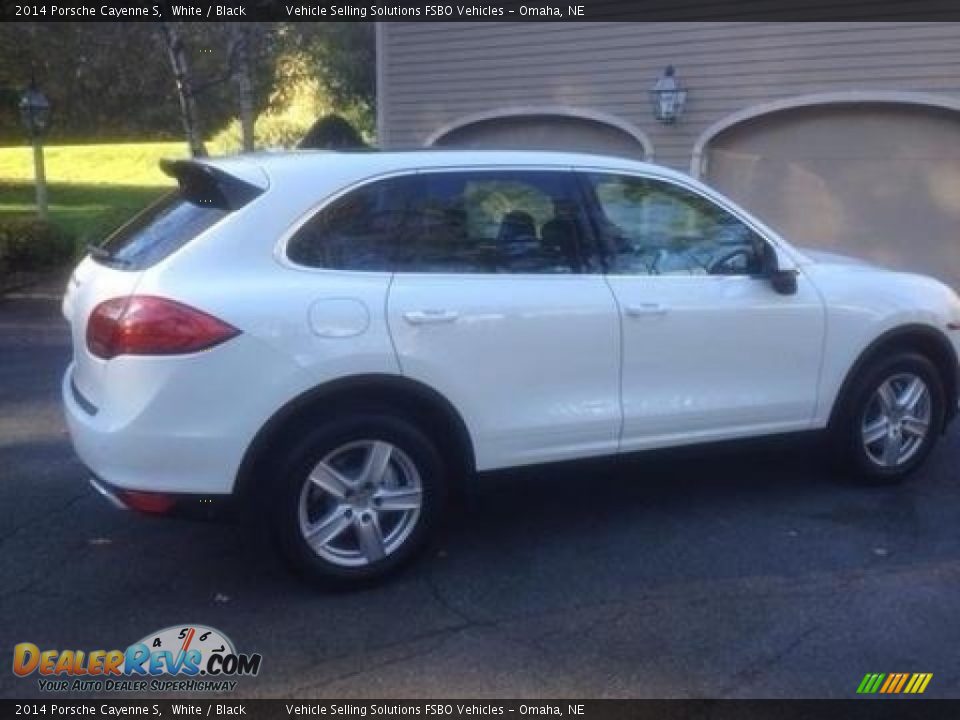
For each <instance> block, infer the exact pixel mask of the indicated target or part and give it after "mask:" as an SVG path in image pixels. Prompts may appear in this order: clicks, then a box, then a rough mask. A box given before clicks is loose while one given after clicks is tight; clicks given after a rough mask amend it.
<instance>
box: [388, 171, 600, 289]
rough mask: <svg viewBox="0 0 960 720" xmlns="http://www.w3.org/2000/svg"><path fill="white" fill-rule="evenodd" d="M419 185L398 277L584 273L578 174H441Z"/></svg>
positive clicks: (583, 225)
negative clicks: (416, 274)
mask: <svg viewBox="0 0 960 720" xmlns="http://www.w3.org/2000/svg"><path fill="white" fill-rule="evenodd" d="M419 180H420V182H421V186H420V188H419V190H418V192H417V201H416V202H415V203H414V210H413V212H412V216H411V220H410V224H409V233H408V240H409V242H407V243H405V244H404V246H403V249H402V251H401V253H400V255H399V257H398V263H397V266H396V267H397V270H400V271H407V272H433V273H574V272H580V270H581V246H582V244H583V238H584V230H585V228H586V222H585V218H584V216H583V212H582V210H581V206H580V204H579V203H578V202H577V200H576V191H575V183H574V178H573V174H572V173H570V172H538V171H476V172H466V171H457V172H435V173H424V174H421V175H420V176H419Z"/></svg>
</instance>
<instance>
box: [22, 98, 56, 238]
mask: <svg viewBox="0 0 960 720" xmlns="http://www.w3.org/2000/svg"><path fill="white" fill-rule="evenodd" d="M20 117H21V119H22V120H23V124H24V126H25V127H26V128H27V132H28V133H29V135H30V143H31V144H32V145H33V168H34V176H35V179H36V187H37V215H39V216H40V219H41V220H46V219H47V175H46V171H45V170H44V167H43V142H42V138H43V134H44V133H45V132H46V131H47V128H48V127H49V126H50V101H49V100H47V98H46V96H45V95H44V94H43V93H42V92H40V91H39V90H38V89H37V84H36V82H34V81H33V80H31V81H30V87H28V88H27V89H26V90H25V91H24V92H23V95H21V96H20Z"/></svg>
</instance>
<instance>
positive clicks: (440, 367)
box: [388, 273, 621, 470]
mask: <svg viewBox="0 0 960 720" xmlns="http://www.w3.org/2000/svg"><path fill="white" fill-rule="evenodd" d="M388 314H389V318H390V330H391V333H392V336H393V341H394V344H395V346H396V350H397V355H398V356H399V358H400V364H401V368H402V371H403V374H404V375H406V376H408V377H411V378H413V379H415V380H418V381H420V382H422V383H424V384H427V385H429V386H431V387H433V388H435V389H437V390H438V391H439V392H440V393H441V394H442V395H444V397H446V398H447V399H448V400H450V402H452V403H453V405H454V407H456V408H457V409H458V410H459V411H460V414H461V416H462V417H463V419H464V422H465V423H466V425H467V427H468V428H469V429H470V432H471V437H472V439H473V444H474V453H475V455H476V461H477V466H478V469H480V470H489V469H493V468H499V467H509V466H511V465H525V464H529V463H535V462H545V461H549V460H564V459H569V458H573V457H587V456H591V455H603V454H612V453H615V452H616V450H617V440H618V435H619V432H620V422H621V415H620V401H619V392H620V391H619V373H620V367H619V366H620V323H619V319H618V317H617V311H616V305H615V303H614V301H613V297H612V296H611V294H610V289H609V288H608V287H607V285H606V283H605V282H604V279H603V277H602V276H598V275H510V276H504V275H440V274H438V275H434V274H419V273H411V274H405V273H398V274H397V275H396V276H395V278H394V281H393V285H392V287H391V289H390V304H389V308H388ZM443 314H446V315H443ZM431 316H436V317H431ZM421 317H422V318H423V319H422V320H421V319H420V318H421ZM447 317H451V318H452V319H450V320H446V318H447Z"/></svg>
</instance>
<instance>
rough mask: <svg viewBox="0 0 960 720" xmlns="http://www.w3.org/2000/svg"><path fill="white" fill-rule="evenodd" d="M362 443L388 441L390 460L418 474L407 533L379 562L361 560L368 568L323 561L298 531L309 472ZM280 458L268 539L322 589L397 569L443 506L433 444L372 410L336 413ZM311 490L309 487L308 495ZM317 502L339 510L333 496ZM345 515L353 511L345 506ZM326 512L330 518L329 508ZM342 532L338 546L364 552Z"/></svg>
mask: <svg viewBox="0 0 960 720" xmlns="http://www.w3.org/2000/svg"><path fill="white" fill-rule="evenodd" d="M366 441H380V442H385V443H389V444H390V445H392V446H394V448H395V449H397V450H399V451H400V452H399V453H396V454H395V455H393V457H396V456H397V455H400V456H403V460H404V463H407V466H409V463H408V462H407V461H409V462H410V463H412V464H413V466H414V467H415V469H416V472H417V473H418V475H419V483H420V487H421V492H422V494H421V499H420V502H421V504H420V509H419V515H418V517H417V518H416V520H415V521H414V522H413V523H412V530H410V531H409V533H408V534H407V535H406V537H405V539H403V540H402V543H401V544H399V545H398V546H397V547H396V548H395V549H394V550H392V551H390V552H388V553H387V554H386V555H385V556H384V557H382V558H380V559H377V560H375V561H369V560H366V561H365V562H367V564H363V565H358V566H353V567H348V566H345V565H343V564H338V562H334V561H331V560H330V559H328V558H326V557H322V556H321V554H318V551H315V550H314V549H313V547H311V545H310V544H309V543H308V542H307V540H306V538H305V536H304V531H303V530H302V529H301V512H302V511H301V494H302V493H303V492H304V485H305V484H306V483H308V482H309V477H310V474H311V472H312V471H313V470H314V469H315V468H316V466H317V465H318V463H320V461H321V460H323V459H324V458H327V457H328V455H329V454H330V453H331V452H335V451H337V450H338V449H340V448H343V447H345V446H350V445H351V444H355V443H363V442H366ZM285 455H286V457H284V458H277V463H278V464H279V467H280V468H282V469H281V470H280V472H279V473H278V474H277V476H276V477H277V480H278V483H277V485H276V486H274V487H272V488H271V489H270V490H269V495H270V502H271V506H272V507H271V508H270V509H271V513H270V521H271V526H272V531H273V535H274V537H275V539H276V540H277V543H278V546H279V549H280V551H281V553H282V555H283V557H284V558H285V559H286V561H287V562H288V563H289V564H290V565H291V566H292V567H293V569H294V570H295V571H296V572H297V573H298V574H300V575H301V576H303V577H304V578H306V579H308V580H311V581H314V582H316V583H318V584H320V585H323V586H325V587H330V588H349V587H358V586H366V585H369V584H371V583H372V582H374V581H376V580H379V579H381V578H384V577H386V576H388V575H389V574H391V573H393V572H395V571H396V570H398V569H400V568H401V567H402V566H403V565H405V564H406V563H407V562H409V561H410V560H412V559H413V558H414V557H415V556H416V554H417V552H418V551H419V550H420V549H421V547H422V546H423V544H424V542H425V541H426V540H427V538H428V537H429V535H430V534H431V533H432V531H433V530H434V528H435V527H436V526H437V524H438V521H439V518H440V516H441V514H442V509H443V507H444V505H445V504H446V500H447V482H446V479H445V477H444V475H445V469H444V463H443V460H442V458H441V455H440V453H439V452H438V451H437V448H436V446H435V445H434V443H433V442H432V441H431V440H430V439H429V438H428V437H427V436H426V434H425V433H424V432H423V431H422V430H420V428H419V427H417V426H416V425H415V424H413V423H411V422H409V421H407V420H405V419H403V418H401V417H398V416H396V415H394V414H390V413H389V412H385V411H376V410H373V411H362V412H355V413H347V414H342V415H340V414H338V415H337V416H336V417H333V418H331V419H330V420H328V421H326V422H324V423H322V424H320V425H318V426H315V427H313V428H312V429H310V430H308V431H306V433H305V436H304V437H303V439H302V440H301V441H300V442H299V443H296V444H294V446H293V449H292V450H290V451H288V452H287V453H285ZM390 462H391V463H392V462H393V461H392V460H391V461H390ZM388 472H393V471H392V470H391V471H388ZM314 490H315V489H313V488H311V490H309V491H307V492H314ZM353 492H354V493H356V491H353ZM321 501H322V502H329V503H330V504H331V506H332V507H334V508H335V507H341V506H336V505H334V503H338V502H341V501H340V500H337V499H336V498H334V497H332V496H329V497H324V496H323V492H322V491H321ZM371 502H372V501H371ZM348 511H349V512H356V511H353V510H352V509H350V508H348ZM330 514H331V515H332V514H333V510H331V511H330ZM364 514H366V513H364ZM374 515H376V514H374ZM360 519H361V518H360V513H359V512H356V514H355V515H354V522H355V523H359V522H360ZM378 527H380V524H379V521H378ZM344 532H345V533H346V534H345V535H343V536H342V537H343V540H342V542H343V543H349V542H350V541H351V540H352V541H353V542H355V543H356V544H357V548H356V550H357V552H363V548H362V547H361V544H360V536H359V530H357V529H356V527H351V528H348V529H347V530H346V531H344ZM321 552H322V551H321ZM338 560H339V558H338Z"/></svg>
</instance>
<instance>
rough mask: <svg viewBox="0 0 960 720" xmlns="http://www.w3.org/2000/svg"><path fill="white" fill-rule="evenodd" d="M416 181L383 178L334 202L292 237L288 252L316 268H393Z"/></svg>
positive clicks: (297, 260) (371, 269) (299, 260)
mask: <svg viewBox="0 0 960 720" xmlns="http://www.w3.org/2000/svg"><path fill="white" fill-rule="evenodd" d="M414 182H415V177H414V176H405V177H398V178H389V179H387V180H380V181H378V182H373V183H370V184H368V185H364V186H362V187H359V188H357V189H356V190H353V191H351V192H348V193H347V194H346V195H344V196H343V197H341V198H338V199H337V200H334V201H333V202H332V203H331V204H330V205H328V206H327V207H326V208H324V209H323V210H321V211H320V212H319V213H317V214H316V215H315V216H314V217H313V218H311V219H310V220H309V221H307V223H306V224H305V225H303V226H302V227H301V228H300V229H299V230H297V232H296V233H295V234H294V236H293V237H292V238H290V241H289V243H288V244H287V256H288V257H289V258H290V259H291V260H293V261H294V262H296V263H300V264H301V265H309V266H311V267H324V268H332V269H335V270H364V271H369V272H376V271H387V272H389V271H391V270H393V266H394V262H395V258H396V255H397V253H398V251H399V248H400V246H401V245H402V243H403V242H404V240H405V218H406V211H407V204H408V202H409V199H410V196H411V190H412V187H413V183H414Z"/></svg>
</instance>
